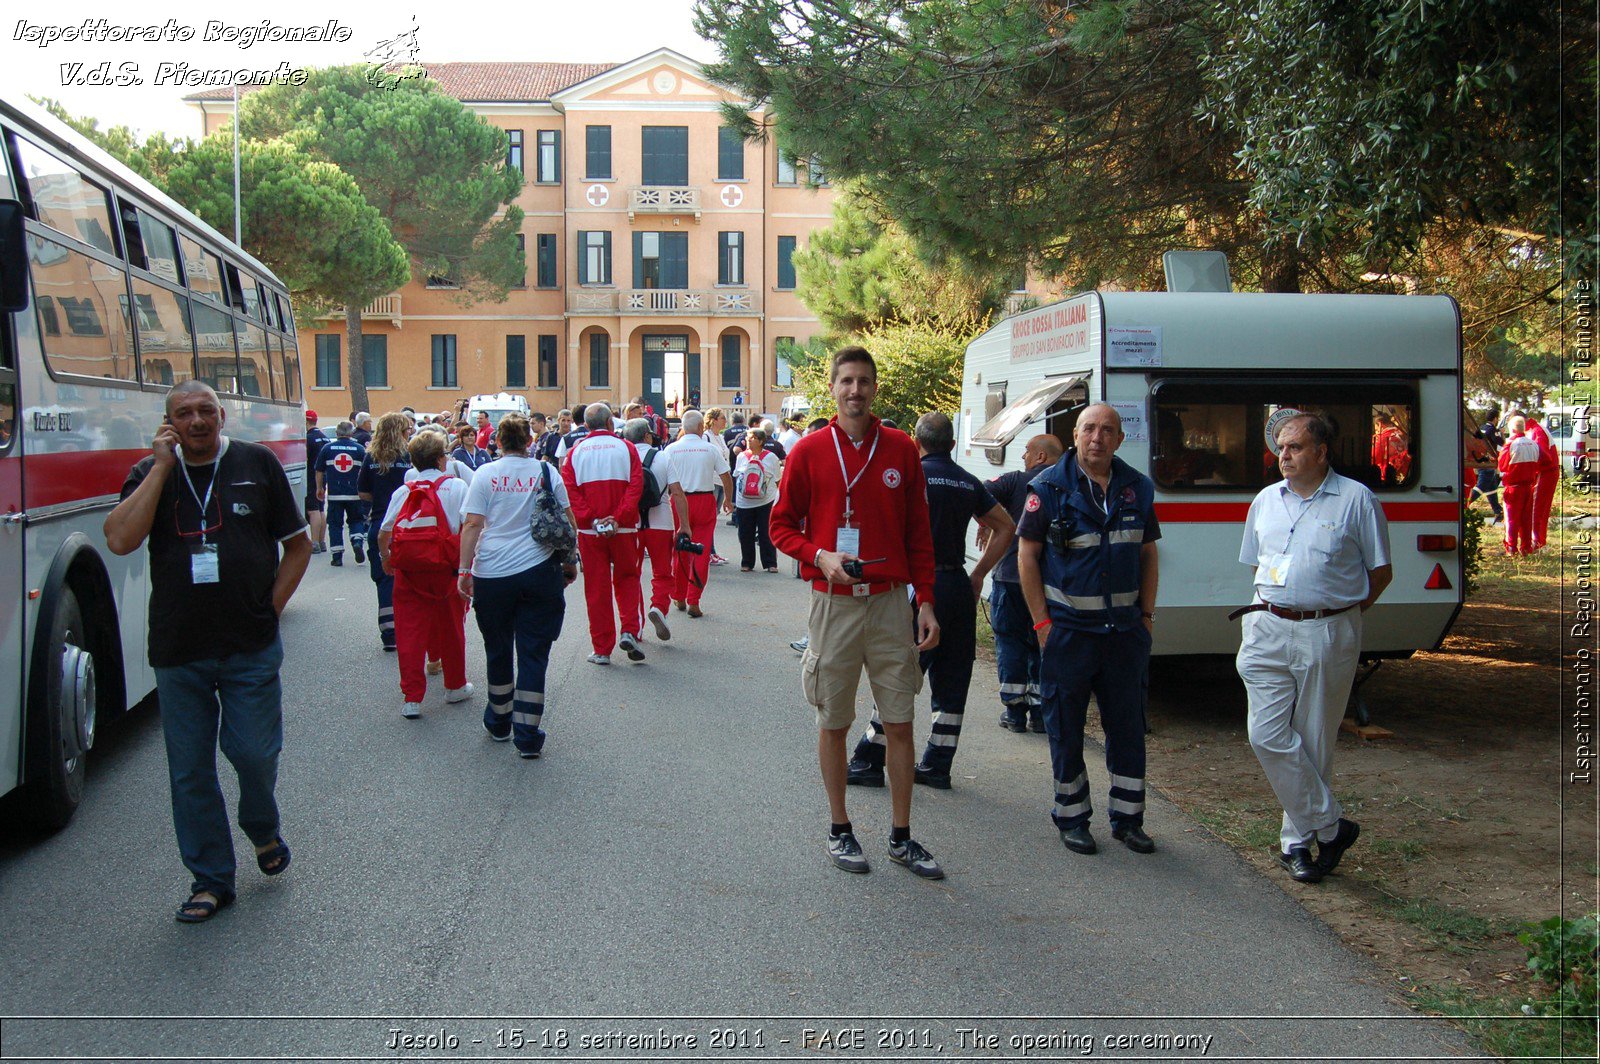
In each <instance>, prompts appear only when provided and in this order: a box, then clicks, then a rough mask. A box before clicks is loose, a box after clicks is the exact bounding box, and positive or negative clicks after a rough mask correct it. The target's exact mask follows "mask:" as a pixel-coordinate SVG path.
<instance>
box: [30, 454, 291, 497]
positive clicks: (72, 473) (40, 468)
mask: <svg viewBox="0 0 1600 1064" xmlns="http://www.w3.org/2000/svg"><path fill="white" fill-rule="evenodd" d="M261 442H262V445H263V446H265V447H268V448H270V449H271V450H272V453H273V454H276V455H277V456H278V460H279V461H281V462H283V463H285V464H286V465H292V464H295V463H301V464H304V462H305V460H306V441H305V440H302V439H292V440H263V441H261ZM149 455H150V449H149V448H148V447H140V448H129V449H126V450H117V451H57V452H55V453H51V454H30V455H24V456H23V458H22V463H23V473H22V485H23V490H24V492H25V494H26V496H27V498H26V501H25V503H24V506H25V508H27V509H33V508H34V507H40V506H60V505H61V504H63V503H72V502H81V501H82V500H84V499H93V498H98V497H100V496H103V495H121V494H122V485H123V482H124V481H126V480H127V479H128V470H130V469H132V468H133V467H134V466H135V465H137V464H138V463H139V462H141V461H143V460H144V459H145V458H147V457H149Z"/></svg>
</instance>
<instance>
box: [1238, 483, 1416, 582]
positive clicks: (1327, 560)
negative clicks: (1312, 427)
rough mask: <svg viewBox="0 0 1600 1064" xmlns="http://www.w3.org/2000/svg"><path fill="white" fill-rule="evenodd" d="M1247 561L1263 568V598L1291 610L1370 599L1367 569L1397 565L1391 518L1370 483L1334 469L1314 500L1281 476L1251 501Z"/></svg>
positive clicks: (1243, 548) (1242, 551)
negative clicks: (1392, 548)
mask: <svg viewBox="0 0 1600 1064" xmlns="http://www.w3.org/2000/svg"><path fill="white" fill-rule="evenodd" d="M1284 557H1287V560H1288V565H1287V566H1284V565H1283V564H1282V560H1283V558H1284ZM1239 561H1241V562H1243V563H1244V564H1245V565H1253V566H1255V567H1256V577H1255V585H1256V597H1257V598H1258V599H1259V600H1260V601H1262V602H1270V603H1271V604H1273V605H1274V606H1282V607H1284V608H1285V609H1291V610H1333V609H1339V608H1340V607H1343V606H1353V605H1355V604H1356V603H1358V602H1361V601H1362V600H1363V599H1365V598H1366V597H1367V592H1368V590H1369V585H1368V580H1367V572H1368V571H1369V570H1372V569H1377V568H1380V567H1381V566H1385V565H1388V564H1389V522H1388V521H1387V520H1386V519H1385V518H1384V516H1383V507H1382V506H1380V505H1379V504H1378V501H1377V500H1376V499H1375V498H1373V495H1372V492H1371V491H1370V490H1368V488H1367V487H1366V486H1365V485H1362V484H1358V483H1356V482H1355V481H1353V480H1351V479H1350V478H1349V477H1344V476H1340V475H1339V474H1338V473H1335V472H1334V471H1333V470H1331V469H1330V470H1328V475H1327V477H1325V478H1324V479H1323V481H1322V483H1321V484H1320V485H1319V486H1318V487H1317V490H1316V491H1315V492H1313V493H1312V495H1311V498H1309V499H1302V498H1301V497H1300V496H1298V495H1296V494H1295V493H1294V492H1293V491H1291V490H1289V482H1288V481H1286V480H1285V481H1280V482H1278V483H1277V484H1270V485H1268V486H1267V487H1265V488H1262V489H1261V491H1260V493H1259V494H1257V495H1256V497H1255V500H1254V501H1253V502H1251V503H1250V515H1249V516H1248V517H1246V518H1245V522H1244V541H1243V543H1241V544H1240V547H1239ZM1275 573H1276V574H1277V576H1278V577H1280V578H1281V582H1280V581H1279V580H1277V579H1274V574H1275Z"/></svg>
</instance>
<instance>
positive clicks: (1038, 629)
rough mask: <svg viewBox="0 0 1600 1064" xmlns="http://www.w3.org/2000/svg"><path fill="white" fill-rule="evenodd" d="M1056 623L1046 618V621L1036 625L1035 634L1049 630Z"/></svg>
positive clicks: (1034, 627)
mask: <svg viewBox="0 0 1600 1064" xmlns="http://www.w3.org/2000/svg"><path fill="white" fill-rule="evenodd" d="M1055 623H1056V622H1054V621H1052V620H1050V619H1049V618H1048V617H1046V618H1045V619H1044V620H1042V621H1040V622H1039V623H1038V624H1036V625H1034V626H1033V630H1034V631H1035V632H1042V631H1044V630H1045V629H1046V628H1049V627H1050V626H1051V625H1052V624H1055Z"/></svg>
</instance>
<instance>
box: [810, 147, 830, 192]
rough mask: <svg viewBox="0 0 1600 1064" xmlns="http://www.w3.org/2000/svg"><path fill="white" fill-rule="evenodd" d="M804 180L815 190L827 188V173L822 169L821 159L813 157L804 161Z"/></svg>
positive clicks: (816, 156)
mask: <svg viewBox="0 0 1600 1064" xmlns="http://www.w3.org/2000/svg"><path fill="white" fill-rule="evenodd" d="M806 180H807V181H809V182H810V183H811V184H813V185H815V186H816V187H817V188H827V187H828V172H827V171H826V170H824V169H823V168H822V157H821V156H818V155H813V156H811V158H809V159H807V160H806Z"/></svg>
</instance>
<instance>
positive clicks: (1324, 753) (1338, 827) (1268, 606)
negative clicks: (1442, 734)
mask: <svg viewBox="0 0 1600 1064" xmlns="http://www.w3.org/2000/svg"><path fill="white" fill-rule="evenodd" d="M1332 439H1333V432H1332V429H1331V428H1330V427H1329V426H1328V423H1327V422H1326V421H1324V420H1323V419H1322V418H1320V417H1317V416H1316V415H1314V414H1300V413H1295V414H1293V415H1292V416H1289V417H1287V418H1286V419H1285V420H1284V421H1283V424H1282V425H1281V426H1279V427H1278V430H1277V439H1276V442H1277V445H1278V468H1279V469H1280V470H1281V471H1282V472H1283V476H1284V479H1283V480H1282V481H1281V482H1280V483H1277V484H1272V485H1269V486H1267V487H1265V488H1263V489H1261V492H1260V494H1258V495H1257V496H1256V497H1255V500H1254V501H1253V502H1252V503H1251V504H1250V514H1249V516H1248V517H1247V518H1246V519H1245V526H1244V542H1243V544H1242V545H1241V546H1240V548H1239V561H1241V562H1242V563H1244V564H1245V565H1249V566H1251V567H1252V569H1253V571H1254V573H1255V592H1256V594H1255V597H1256V600H1257V601H1256V602H1255V603H1253V604H1252V605H1250V606H1246V607H1244V608H1242V609H1240V610H1237V611H1235V612H1234V613H1233V614H1232V616H1233V617H1240V616H1243V617H1244V635H1243V642H1242V644H1241V645H1240V647H1239V656H1238V668H1239V676H1240V677H1241V678H1242V679H1243V680H1244V684H1245V688H1246V690H1247V691H1248V693H1249V699H1250V715H1249V729H1250V745H1251V747H1252V748H1254V750H1255V753H1256V757H1257V759H1259V760H1260V762H1261V767H1262V768H1263V769H1265V770H1266V773H1267V781H1268V782H1269V783H1271V784H1272V790H1273V792H1274V793H1275V794H1276V795H1277V796H1278V801H1279V802H1280V803H1281V804H1282V805H1283V809H1284V814H1283V826H1282V829H1281V831H1280V833H1279V842H1280V845H1279V848H1278V860H1279V863H1281V864H1282V865H1283V867H1284V868H1285V869H1286V870H1287V871H1288V872H1289V874H1290V875H1291V876H1293V877H1294V878H1295V879H1297V880H1299V881H1300V882H1302V883H1316V882H1318V881H1319V880H1321V879H1322V877H1323V876H1325V875H1327V874H1328V873H1329V872H1332V871H1333V869H1334V867H1335V866H1336V865H1337V864H1338V863H1339V859H1340V858H1341V857H1342V856H1344V851H1345V850H1347V849H1349V848H1350V845H1351V844H1352V843H1354V842H1355V841H1356V838H1357V836H1358V835H1360V833H1361V826H1360V825H1359V824H1357V823H1356V822H1355V821H1353V820H1349V819H1346V818H1345V817H1344V816H1343V815H1341V814H1342V812H1343V811H1342V810H1341V808H1340V806H1339V800H1338V799H1337V798H1336V797H1334V794H1333V790H1332V787H1331V784H1332V781H1333V750H1334V744H1335V742H1336V741H1337V739H1338V736H1339V722H1340V721H1341V720H1342V719H1343V718H1344V707H1345V703H1346V702H1347V701H1348V700H1349V698H1350V687H1351V685H1352V683H1353V682H1354V680H1355V671H1356V665H1357V662H1358V661H1359V659H1360V657H1361V615H1362V613H1363V612H1365V611H1366V609H1367V608H1368V607H1369V606H1371V605H1372V604H1373V603H1374V602H1376V601H1377V600H1378V596H1379V595H1381V594H1382V593H1383V589H1384V588H1385V587H1387V586H1388V585H1389V581H1390V580H1391V579H1392V578H1393V575H1394V572H1393V568H1392V566H1391V565H1390V564H1389V526H1388V523H1387V522H1386V521H1385V520H1384V516H1383V508H1382V507H1381V506H1379V505H1378V503H1377V501H1376V500H1375V499H1373V497H1372V492H1371V491H1369V490H1367V488H1366V487H1364V486H1363V485H1361V484H1358V483H1356V482H1355V481H1353V480H1351V479H1349V478H1348V477H1342V476H1340V475H1339V474H1338V473H1335V472H1334V471H1333V470H1332V469H1330V468H1329V466H1328V447H1329V444H1330V443H1331V442H1332ZM1313 842H1316V843H1317V844H1318V853H1317V856H1316V857H1315V858H1313V857H1312V856H1311V846H1312V843H1313Z"/></svg>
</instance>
